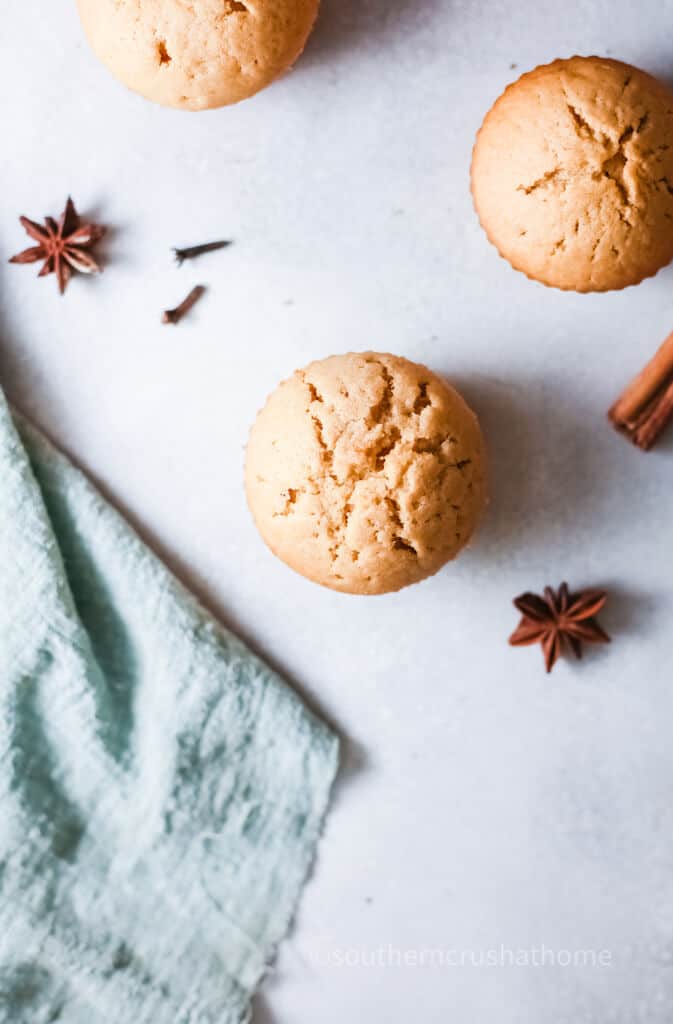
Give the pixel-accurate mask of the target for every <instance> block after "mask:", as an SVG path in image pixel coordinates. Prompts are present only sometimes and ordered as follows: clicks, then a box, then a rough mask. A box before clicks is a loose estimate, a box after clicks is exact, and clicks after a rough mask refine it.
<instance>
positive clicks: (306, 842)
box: [12, 410, 339, 1024]
mask: <svg viewBox="0 0 673 1024" xmlns="http://www.w3.org/2000/svg"><path fill="white" fill-rule="evenodd" d="M12 416H13V418H14V421H15V424H16V427H17V430H18V433H19V435H20V436H21V438H22V440H23V441H24V444H25V445H26V447H27V450H28V454H29V456H30V461H31V462H33V460H34V458H37V459H38V461H39V460H43V459H44V460H47V461H49V462H52V461H54V462H55V463H57V464H59V465H60V466H61V467H62V468H64V469H65V470H66V471H67V472H68V473H69V474H72V475H73V477H76V478H77V479H78V481H79V483H78V486H82V487H84V488H85V489H86V490H87V491H88V492H89V493H90V494H92V495H95V498H96V500H98V501H100V502H101V504H103V505H105V507H106V510H109V512H110V513H112V514H113V515H114V516H116V518H117V519H118V520H119V522H120V523H121V524H123V526H124V528H126V529H127V530H128V531H129V532H130V533H132V534H134V535H135V531H133V528H132V527H131V526H130V524H128V522H127V521H126V520H125V519H124V518H123V517H122V516H121V515H120V514H119V513H118V512H116V510H115V509H114V508H113V507H112V506H110V505H108V503H107V502H106V501H105V500H104V499H103V498H102V496H101V495H100V494H99V492H98V491H97V489H96V488H95V487H94V486H93V485H92V484H91V482H90V481H89V480H88V478H87V477H86V476H85V474H83V473H81V472H80V471H79V470H78V469H76V467H74V466H73V465H72V463H70V461H69V459H68V458H67V457H66V456H65V455H63V454H62V453H61V452H59V451H58V449H56V448H55V447H54V446H53V445H52V444H51V443H50V442H49V441H48V440H47V439H46V438H45V437H44V436H43V435H42V434H41V433H40V432H39V431H38V430H37V429H36V428H34V427H33V426H32V425H31V424H29V423H28V422H27V421H26V420H25V419H24V417H23V416H21V415H20V414H16V413H15V411H14V410H12ZM135 536H136V538H137V535H135ZM137 543H138V544H139V545H142V546H143V547H146V546H145V544H144V542H143V541H141V540H140V538H137ZM147 552H148V554H149V555H151V556H152V557H153V558H154V559H155V560H156V562H157V563H159V564H161V566H162V568H163V569H164V570H165V572H166V573H167V574H168V575H169V576H170V577H171V578H172V579H173V581H174V583H175V585H176V586H177V587H179V588H180V589H181V590H182V591H183V592H184V594H185V595H186V596H188V597H189V598H190V600H191V601H192V602H194V604H195V605H198V604H199V602H198V601H197V600H196V598H195V597H194V596H193V595H192V594H191V593H190V591H189V590H188V589H187V588H186V587H184V585H183V584H181V583H180V581H178V580H177V579H176V578H175V577H174V576H173V574H172V573H170V570H168V569H167V568H166V567H165V566H164V565H163V563H160V560H159V559H158V558H157V556H155V555H154V554H153V552H151V549H147ZM199 607H200V606H199ZM202 611H203V609H202ZM203 614H204V615H207V616H208V618H212V616H210V615H209V613H207V612H205V611H203ZM213 621H214V622H216V624H217V626H218V627H219V628H221V629H222V630H223V631H224V632H226V633H228V632H229V631H228V630H226V629H225V627H224V626H222V625H221V624H220V623H217V620H213ZM239 643H240V641H239ZM257 660H258V661H259V659H257ZM260 663H261V662H260ZM261 664H263V663H261ZM279 682H281V683H282V684H283V685H284V686H287V684H286V683H285V682H284V680H279ZM288 689H289V690H290V692H293V691H291V688H288ZM294 697H295V699H296V700H297V702H298V703H300V704H301V705H302V707H303V709H304V712H305V715H306V716H307V719H309V720H310V721H311V722H312V724H313V729H314V735H313V741H312V742H311V743H310V744H307V756H308V757H309V759H310V760H311V761H312V768H311V771H310V779H311V784H312V785H311V791H312V795H313V799H312V805H311V809H310V812H309V813H308V814H307V816H306V820H305V822H304V825H303V828H302V830H301V834H300V835H298V836H297V838H296V846H295V849H294V851H293V852H292V851H290V850H288V848H287V847H285V848H284V849H282V850H281V853H282V854H283V855H284V857H285V861H284V863H285V866H287V862H288V859H289V860H291V863H292V870H291V871H290V872H289V874H290V877H289V878H286V882H285V887H284V892H283V894H282V900H281V901H280V902H281V903H282V907H277V910H278V913H277V915H276V917H275V919H274V922H273V927H272V928H270V929H269V931H268V933H267V934H266V935H265V949H264V955H263V957H261V958H259V959H258V963H257V964H256V965H255V964H253V963H250V964H249V965H248V970H246V972H245V977H244V978H243V979H241V978H239V979H236V981H235V982H234V979H233V978H229V981H230V982H232V983H233V988H234V989H235V990H236V991H237V993H238V996H237V999H236V1000H234V999H232V988H228V987H227V986H223V988H225V989H227V991H228V1001H227V1002H226V1003H225V1004H222V1003H219V1000H216V1002H217V1003H218V1005H215V1003H214V1002H213V1000H212V999H210V998H208V997H206V998H205V999H204V1000H203V1002H201V1001H200V1000H198V999H197V1000H195V1001H194V1002H192V1004H191V1008H190V1010H189V1011H188V1015H186V1016H185V1015H184V1014H183V1015H181V1016H180V1017H179V1018H176V1016H175V1015H174V1014H173V1015H171V1013H172V1011H171V1010H169V1009H168V1008H166V1007H162V1009H161V1010H159V1006H160V1003H161V998H160V997H162V996H163V995H164V986H163V985H162V984H161V979H157V983H156V986H152V991H153V992H154V996H155V997H156V999H157V1000H158V1003H157V1005H156V1009H157V1011H159V1012H158V1013H157V1014H156V1016H155V1017H154V1018H153V1019H154V1020H155V1021H158V1020H159V1019H160V1018H161V1019H163V1017H162V1016H161V1014H162V1013H166V1021H170V1022H171V1024H182V1022H183V1020H184V1022H185V1024H187V1022H189V1024H192V1022H194V1024H196V1022H197V1021H198V1024H211V1021H212V1022H213V1024H229V1022H230V1021H231V1024H239V1022H241V1021H246V1020H249V1019H250V1013H251V1000H252V998H253V996H254V994H255V991H256V989H257V988H258V986H259V984H260V982H261V981H262V979H263V977H264V975H265V973H266V971H267V970H268V967H269V965H270V964H271V963H272V961H273V959H274V957H275V956H276V953H277V950H278V947H279V945H280V943H281V942H282V941H283V939H284V938H285V937H286V936H287V934H288V932H289V930H290V929H291V927H292V924H293V921H294V919H295V917H296V914H297V912H298V908H299V904H300V900H301V896H302V894H303V891H304V888H305V886H306V883H307V882H308V880H309V878H310V876H311V873H312V870H313V868H314V865H315V862H316V858H317V854H318V847H319V841H320V838H321V836H322V833H323V830H324V825H325V819H326V815H327V812H328V809H329V803H330V798H331V792H332V788H333V784H334V780H335V778H336V776H337V772H338V767H339V741H338V739H337V737H336V736H335V735H334V733H333V732H332V730H331V729H330V728H329V727H328V726H326V725H325V724H324V723H322V722H321V721H320V720H319V719H318V718H317V717H316V716H315V714H314V713H313V712H312V711H311V710H310V709H308V708H306V707H305V706H304V705H303V702H302V701H300V698H299V697H297V696H296V694H294ZM309 748H310V749H309ZM213 838H214V839H217V837H216V836H215V837H213ZM278 866H280V865H276V867H278ZM271 868H272V866H270V870H271ZM197 930H198V922H196V923H195V931H197ZM82 952H84V950H82ZM97 952H100V950H99V949H98V950H97V949H96V947H95V946H93V947H92V948H91V949H90V950H89V953H90V956H88V957H87V956H84V957H83V962H82V968H83V970H82V971H81V972H79V971H78V970H77V966H76V964H73V963H71V964H70V969H71V970H72V971H73V973H75V974H80V982H81V994H82V996H84V994H85V990H86V989H88V988H90V985H91V981H92V978H95V977H96V975H97V974H98V971H97V970H96V968H95V966H94V961H95V956H96V953H97ZM105 980H106V983H107V982H108V981H109V985H110V991H111V994H112V996H113V999H112V1003H114V1001H115V1000H114V992H115V985H117V984H120V979H114V978H113V977H110V978H109V979H105ZM129 981H131V979H129ZM76 987H79V986H76ZM209 987H210V986H209ZM145 991H146V994H147V995H149V994H150V993H149V991H148V990H147V989H146V990H145ZM119 995H120V996H121V995H122V992H121V991H120V992H119ZM211 995H212V988H211ZM239 997H240V998H239ZM105 1002H108V998H106V999H105ZM125 1002H126V1000H125V998H124V997H123V996H122V998H121V1001H120V1005H123V1004H124V1003H125ZM151 1002H152V1003H154V997H152V998H151ZM234 1003H236V1005H233V1004H234ZM94 1005H95V1004H94ZM108 1019H110V1020H112V1019H113V1018H111V1017H110V1018H108ZM114 1019H116V1018H114ZM120 1020H121V1018H120Z"/></svg>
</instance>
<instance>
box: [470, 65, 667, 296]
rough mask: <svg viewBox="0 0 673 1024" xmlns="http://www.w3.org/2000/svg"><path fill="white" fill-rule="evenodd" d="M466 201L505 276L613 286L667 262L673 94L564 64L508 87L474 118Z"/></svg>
mask: <svg viewBox="0 0 673 1024" xmlns="http://www.w3.org/2000/svg"><path fill="white" fill-rule="evenodd" d="M472 194H473V196H474V202H475V207H476V210H477V213H478V215H479V219H480V221H481V224H482V226H483V228H484V230H485V231H486V234H487V235H488V237H489V239H490V241H491V242H493V244H494V245H495V246H496V247H497V249H498V250H499V252H500V254H501V256H504V257H505V258H506V259H507V260H509V262H510V263H511V264H512V266H513V267H515V269H517V270H522V271H523V272H524V273H525V274H527V275H528V276H529V277H531V278H534V279H535V280H537V281H541V282H542V283H543V284H546V285H551V286H553V287H555V288H563V289H567V290H574V291H578V292H591V291H608V290H609V289H612V288H625V287H626V286H627V285H632V284H637V283H638V282H639V281H642V280H643V278H645V277H650V276H651V275H652V274H656V272H657V271H658V270H659V269H660V268H661V267H663V266H665V264H667V263H669V262H670V260H671V259H672V258H673V92H671V90H670V89H668V88H667V87H666V86H665V85H663V84H662V83H661V82H658V81H657V80H656V79H654V78H652V77H651V76H650V75H647V74H645V73H644V72H643V71H639V70H638V69H637V68H634V67H630V66H629V65H628V64H621V63H619V62H618V61H614V60H605V59H602V58H599V57H572V58H571V59H570V60H557V61H554V62H553V63H552V64H548V65H545V66H544V67H539V68H536V69H535V70H534V71H531V72H529V73H528V74H526V75H523V76H522V77H521V78H520V79H519V80H518V81H517V82H514V84H513V85H510V86H509V87H508V88H507V89H506V90H505V92H504V93H503V94H502V96H501V97H500V98H499V99H498V100H497V102H496V103H495V105H494V106H493V108H492V109H491V110H490V111H489V113H488V114H487V115H486V118H485V120H484V123H483V125H482V127H481V130H480V131H479V134H478V136H477V141H476V144H475V148H474V155H473V160H472Z"/></svg>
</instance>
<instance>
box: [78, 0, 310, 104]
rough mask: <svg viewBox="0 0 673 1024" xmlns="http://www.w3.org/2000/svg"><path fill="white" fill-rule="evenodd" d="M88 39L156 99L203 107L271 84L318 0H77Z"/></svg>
mask: <svg viewBox="0 0 673 1024" xmlns="http://www.w3.org/2000/svg"><path fill="white" fill-rule="evenodd" d="M77 6H78V8H79V13H80V18H81V20H82V25H83V26H84V30H85V33H86V35H87V38H88V40H89V42H90V44H91V47H92V49H93V51H94V53H96V55H97V56H98V57H99V58H100V60H101V61H102V62H103V64H105V65H106V67H107V68H108V69H109V70H110V71H111V72H112V74H113V75H114V76H115V77H116V78H118V79H119V80H120V81H121V82H123V83H124V85H126V86H128V88H129V89H132V90H133V91H134V92H137V93H140V94H141V95H142V96H145V97H146V98H147V99H149V100H153V101H154V102H155V103H160V104H162V105H164V106H168V107H176V108H178V109H180V110H205V109H207V108H210V107H222V106H226V105H228V104H231V103H238V102H239V101H240V100H244V99H246V98H248V97H249V96H253V95H254V94H255V93H257V92H259V91H260V90H261V89H264V88H265V87H266V86H267V85H270V84H271V83H272V82H273V81H274V80H275V79H276V78H278V77H279V75H281V74H283V73H284V72H285V71H287V70H288V68H290V67H291V66H292V64H294V62H295V61H296V60H297V58H298V57H299V56H300V54H301V52H302V50H303V49H304V46H305V44H306V41H307V39H308V37H309V35H310V33H311V29H312V28H313V25H314V22H315V19H316V17H317V14H318V7H319V0H197V2H196V3H189V4H186V3H181V2H180V0H125V2H124V3H122V4H120V3H119V0H77Z"/></svg>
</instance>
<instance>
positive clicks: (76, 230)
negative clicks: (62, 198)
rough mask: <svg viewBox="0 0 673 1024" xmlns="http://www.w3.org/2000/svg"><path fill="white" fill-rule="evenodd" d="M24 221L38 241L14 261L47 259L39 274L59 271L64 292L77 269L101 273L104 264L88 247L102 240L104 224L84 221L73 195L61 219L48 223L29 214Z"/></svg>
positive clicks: (22, 220)
mask: <svg viewBox="0 0 673 1024" xmlns="http://www.w3.org/2000/svg"><path fill="white" fill-rule="evenodd" d="M20 220H21V224H22V225H23V227H24V228H25V229H26V231H27V232H28V234H29V235H30V237H31V238H33V239H34V240H35V241H36V242H37V243H38V244H37V245H34V246H31V248H30V249H24V251H23V252H20V253H19V254H18V255H17V256H13V257H12V259H11V260H10V261H9V262H10V263H37V262H38V261H39V260H44V266H43V267H42V269H41V270H40V273H39V275H38V276H39V277H46V276H47V274H56V278H57V280H58V287H59V291H60V292H61V295H63V293H64V292H65V290H66V288H67V287H68V282H69V281H70V278H71V277H72V273H73V270H75V271H78V272H79V273H80V274H99V273H100V271H101V268H100V267H99V265H98V264H97V263H96V261H95V259H94V258H93V256H91V254H90V253H88V252H87V249H89V248H91V246H92V245H95V244H96V242H99V241H100V239H101V238H102V237H103V235H104V234H105V228H104V227H102V225H100V224H88V223H87V224H83V223H82V220H81V218H80V216H79V214H78V213H77V210H76V209H75V204H74V203H73V201H72V199H70V198H69V199H68V202H67V203H66V207H65V210H64V211H63V213H62V214H61V217H60V218H59V220H58V221H55V220H54V218H53V217H45V220H44V226H42V225H41V224H36V223H35V221H33V220H29V219H28V217H21V218H20Z"/></svg>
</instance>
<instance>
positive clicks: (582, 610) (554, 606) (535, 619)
mask: <svg viewBox="0 0 673 1024" xmlns="http://www.w3.org/2000/svg"><path fill="white" fill-rule="evenodd" d="M606 600H607V594H606V593H605V591H603V590H582V591H580V593H578V594H571V593H570V590H569V589H568V584H567V583H562V584H561V586H560V587H559V589H558V591H555V590H553V589H552V587H545V590H544V596H543V597H540V596H539V595H538V594H531V593H525V594H521V596H520V597H517V598H515V599H514V606H515V607H516V608H518V610H519V611H520V612H521V615H522V619H521V622H520V623H519V625H518V626H517V628H516V629H515V630H514V632H513V633H512V635H511V637H510V638H509V642H510V644H511V645H512V646H513V647H523V646H526V645H528V644H542V651H543V653H544V660H545V667H546V669H547V672H551V670H552V669H553V667H554V665H555V664H556V662H557V660H558V658H559V656H560V654H561V652H562V650H563V648H564V646H568V647H570V649H571V650H572V652H573V654H574V655H575V657H576V658H581V657H582V643H589V644H599V643H603V644H604V643H609V642H610V637H609V636H608V635H607V633H606V632H605V630H603V629H602V628H601V626H599V624H598V623H597V622H596V619H595V616H596V615H598V613H599V612H600V610H601V608H602V607H603V605H604V604H605V602H606Z"/></svg>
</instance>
